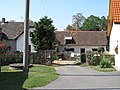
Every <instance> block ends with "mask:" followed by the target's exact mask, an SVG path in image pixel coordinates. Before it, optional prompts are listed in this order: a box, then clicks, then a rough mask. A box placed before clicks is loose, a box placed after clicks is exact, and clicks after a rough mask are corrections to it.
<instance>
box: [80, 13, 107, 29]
mask: <svg viewBox="0 0 120 90" xmlns="http://www.w3.org/2000/svg"><path fill="white" fill-rule="evenodd" d="M80 29H81V30H91V31H101V30H104V31H106V30H107V19H106V18H105V17H104V16H102V17H101V18H99V17H97V16H94V15H91V16H90V17H88V18H87V19H86V20H85V22H84V23H83V25H82V26H81V27H80Z"/></svg>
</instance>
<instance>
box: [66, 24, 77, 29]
mask: <svg viewBox="0 0 120 90" xmlns="http://www.w3.org/2000/svg"><path fill="white" fill-rule="evenodd" d="M66 30H76V29H75V28H74V27H73V26H72V25H68V26H67V27H66Z"/></svg>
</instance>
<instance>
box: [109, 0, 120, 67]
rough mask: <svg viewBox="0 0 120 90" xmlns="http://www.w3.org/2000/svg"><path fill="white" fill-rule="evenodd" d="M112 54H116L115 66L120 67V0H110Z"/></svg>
mask: <svg viewBox="0 0 120 90" xmlns="http://www.w3.org/2000/svg"><path fill="white" fill-rule="evenodd" d="M107 36H108V37H110V51H109V52H110V54H113V55H115V66H116V67H117V68H118V69H120V49H119V47H120V0H110V6H109V21H108V33H107Z"/></svg>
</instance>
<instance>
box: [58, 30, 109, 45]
mask: <svg viewBox="0 0 120 90" xmlns="http://www.w3.org/2000/svg"><path fill="white" fill-rule="evenodd" d="M65 37H72V38H73V39H74V41H75V45H79V46H101V45H107V39H106V32H105V31H56V39H57V41H58V42H59V43H60V44H62V45H65Z"/></svg>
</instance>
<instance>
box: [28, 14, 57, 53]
mask: <svg viewBox="0 0 120 90" xmlns="http://www.w3.org/2000/svg"><path fill="white" fill-rule="evenodd" d="M52 23H53V21H52V20H51V18H48V17H47V16H45V17H43V18H41V19H40V21H38V22H35V25H34V27H35V30H34V31H33V32H31V33H30V37H31V42H32V43H33V45H34V48H35V50H36V51H38V50H52V49H54V48H55V32H54V31H55V27H54V26H53V25H52Z"/></svg>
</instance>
